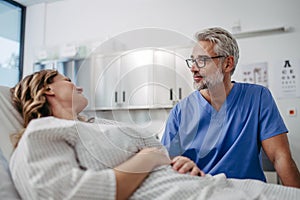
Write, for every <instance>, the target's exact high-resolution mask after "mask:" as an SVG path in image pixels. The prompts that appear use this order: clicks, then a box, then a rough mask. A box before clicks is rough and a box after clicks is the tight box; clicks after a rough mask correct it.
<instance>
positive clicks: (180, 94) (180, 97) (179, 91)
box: [178, 88, 182, 99]
mask: <svg viewBox="0 0 300 200" xmlns="http://www.w3.org/2000/svg"><path fill="white" fill-rule="evenodd" d="M178 92H179V99H181V97H182V96H181V92H182V91H181V88H179V91H178Z"/></svg>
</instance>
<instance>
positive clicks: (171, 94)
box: [170, 88, 173, 101]
mask: <svg viewBox="0 0 300 200" xmlns="http://www.w3.org/2000/svg"><path fill="white" fill-rule="evenodd" d="M170 100H171V101H172V100H173V89H172V88H171V89H170Z"/></svg>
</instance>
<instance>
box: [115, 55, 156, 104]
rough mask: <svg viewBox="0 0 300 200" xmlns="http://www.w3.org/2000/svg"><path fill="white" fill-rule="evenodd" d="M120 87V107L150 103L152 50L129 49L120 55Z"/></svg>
mask: <svg viewBox="0 0 300 200" xmlns="http://www.w3.org/2000/svg"><path fill="white" fill-rule="evenodd" d="M120 61H121V65H120V77H119V82H118V88H120V94H121V99H120V103H121V106H122V107H129V108H130V107H133V108H134V107H145V106H149V105H151V104H152V96H153V94H152V86H151V80H152V79H153V78H152V69H153V51H152V50H149V49H145V50H138V51H130V52H126V53H125V54H122V55H121V57H120Z"/></svg>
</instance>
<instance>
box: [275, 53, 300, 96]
mask: <svg viewBox="0 0 300 200" xmlns="http://www.w3.org/2000/svg"><path fill="white" fill-rule="evenodd" d="M272 69H274V70H275V71H274V74H275V76H276V79H275V80H277V81H276V82H275V83H274V84H276V86H275V88H276V94H277V95H276V96H277V97H278V98H295V97H300V82H299V78H300V59H286V60H282V61H276V62H272Z"/></svg>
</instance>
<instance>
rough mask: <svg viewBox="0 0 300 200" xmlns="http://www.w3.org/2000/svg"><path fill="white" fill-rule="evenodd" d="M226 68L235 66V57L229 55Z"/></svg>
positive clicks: (229, 68)
mask: <svg viewBox="0 0 300 200" xmlns="http://www.w3.org/2000/svg"><path fill="white" fill-rule="evenodd" d="M225 64H226V65H225V70H230V71H231V70H232V68H234V58H233V56H228V57H227V58H226V61H225Z"/></svg>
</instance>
